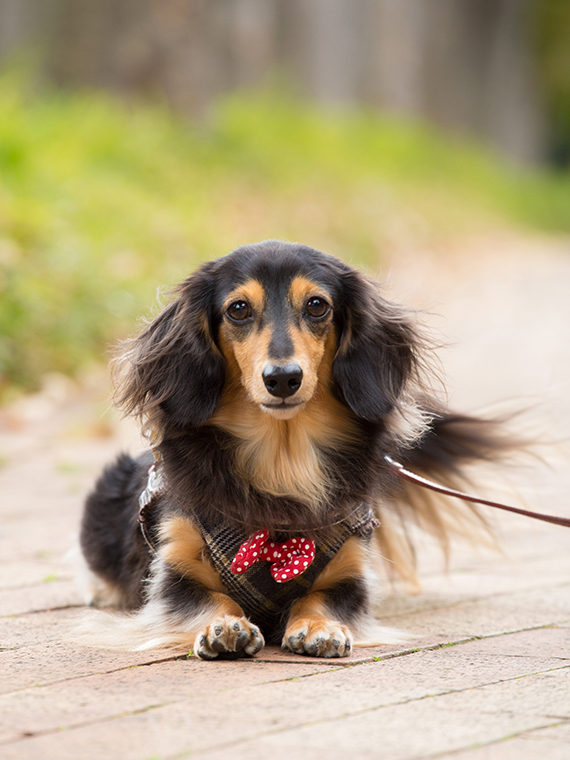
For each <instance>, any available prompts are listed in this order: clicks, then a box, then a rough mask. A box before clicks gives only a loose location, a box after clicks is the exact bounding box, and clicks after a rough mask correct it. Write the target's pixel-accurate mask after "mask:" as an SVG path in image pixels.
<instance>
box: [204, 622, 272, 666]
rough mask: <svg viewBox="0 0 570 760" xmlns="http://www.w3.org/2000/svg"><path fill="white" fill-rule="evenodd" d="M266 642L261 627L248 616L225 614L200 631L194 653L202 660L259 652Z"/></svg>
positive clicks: (250, 654)
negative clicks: (254, 623)
mask: <svg viewBox="0 0 570 760" xmlns="http://www.w3.org/2000/svg"><path fill="white" fill-rule="evenodd" d="M264 644H265V641H264V640H263V636H262V635H261V632H260V630H259V628H258V627H257V626H256V625H253V623H250V622H249V620H248V619H247V618H244V617H241V618H238V617H234V616H233V615H224V616H223V617H220V618H216V619H215V620H213V621H212V622H211V623H210V624H209V625H208V626H206V627H205V628H204V630H202V631H200V633H199V634H198V636H197V637H196V642H195V644H194V653H195V654H196V655H198V657H200V658H201V659H202V660H214V659H215V658H216V657H221V658H227V657H240V656H241V657H245V656H252V655H254V654H257V652H259V650H260V649H261V647H262V646H263V645H264Z"/></svg>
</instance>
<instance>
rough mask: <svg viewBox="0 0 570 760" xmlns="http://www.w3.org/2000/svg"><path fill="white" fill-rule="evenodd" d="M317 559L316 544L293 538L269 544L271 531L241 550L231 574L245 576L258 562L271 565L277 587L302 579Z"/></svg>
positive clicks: (251, 538)
mask: <svg viewBox="0 0 570 760" xmlns="http://www.w3.org/2000/svg"><path fill="white" fill-rule="evenodd" d="M314 559H315V542H314V541H313V539H312V538H301V537H300V536H297V537H296V538H290V539H289V540H288V541H285V542H284V543H282V544H280V543H278V542H277V541H270V540H269V531H268V530H260V531H259V532H258V533H254V534H253V536H250V537H249V538H248V539H247V541H244V543H243V544H242V545H241V546H240V548H239V550H238V553H237V554H236V556H235V557H234V559H233V562H232V566H231V568H230V569H231V571H232V573H234V574H235V575H240V574H241V573H245V571H246V570H248V569H249V568H250V567H251V566H252V565H255V563H256V562H260V561H261V560H265V561H266V562H271V565H272V567H271V575H272V576H273V578H274V579H275V580H276V581H277V583H286V582H287V581H290V580H291V578H295V576H297V575H301V573H304V572H305V570H306V569H307V568H308V567H309V565H310V564H311V562H312V561H313V560H314Z"/></svg>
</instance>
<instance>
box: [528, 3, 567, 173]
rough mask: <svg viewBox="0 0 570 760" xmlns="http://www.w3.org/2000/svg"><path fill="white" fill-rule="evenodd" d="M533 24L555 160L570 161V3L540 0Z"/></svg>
mask: <svg viewBox="0 0 570 760" xmlns="http://www.w3.org/2000/svg"><path fill="white" fill-rule="evenodd" d="M531 27H532V29H533V31H534V37H535V42H536V47H537V51H538V61H539V73H540V77H541V82H540V85H541V91H542V93H543V96H544V98H545V104H546V108H547V111H548V121H549V123H550V127H551V131H552V135H551V142H552V153H553V155H552V159H553V161H554V162H555V163H556V164H559V165H565V166H568V165H569V164H570V2H568V0H537V2H535V3H534V5H533V16H532V24H531Z"/></svg>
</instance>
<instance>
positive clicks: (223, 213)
mask: <svg viewBox="0 0 570 760" xmlns="http://www.w3.org/2000/svg"><path fill="white" fill-rule="evenodd" d="M513 223H516V224H526V225H532V226H536V227H540V228H543V229H551V230H564V231H568V230H570V181H569V179H568V177H566V176H562V175H558V176H551V175H549V174H548V173H546V172H544V173H542V174H538V173H529V172H523V171H522V170H516V169H514V168H512V167H507V166H505V165H504V164H502V163H501V162H500V160H499V159H498V158H497V157H496V156H494V155H493V154H491V153H489V152H486V151H485V150H483V149H482V148H480V147H478V146H476V145H473V144H465V143H460V142H452V141H451V140H450V139H449V138H444V137H442V136H441V135H439V134H437V133H436V132H435V131H432V130H430V129H428V128H426V127H422V126H418V125H412V124H407V123H404V122H402V121H396V120H393V119H392V120H391V119H387V118H381V117H380V116H378V115H373V114H372V113H367V112H364V111H359V112H346V113H336V114H334V115H333V114H331V113H329V114H325V113H323V112H319V111H318V110H316V109H311V108H309V107H306V106H301V105H299V104H298V103H295V102H293V101H292V100H290V99H288V98H287V97H285V96H283V95H280V96H277V95H275V94H273V95H271V94H267V93H265V94H259V93H258V94H255V95H252V94H249V95H247V94H242V95H236V96H232V97H229V98H226V99H224V100H223V101H222V102H221V103H220V104H219V107H218V108H217V110H216V112H215V114H213V116H212V118H211V121H210V123H208V124H207V125H204V124H202V125H196V124H189V123H188V122H187V121H184V120H183V119H181V118H180V117H176V116H174V115H173V114H172V113H171V112H170V111H168V109H166V108H164V107H161V106H151V105H148V104H140V103H127V104H125V103H121V102H118V101H116V100H113V99H112V98H111V97H109V96H107V95H103V94H100V93H93V92H81V93H75V94H69V93H67V94H66V93H62V92H51V93H45V92H44V93H43V94H38V93H34V92H33V91H32V90H31V89H30V87H29V86H28V85H27V84H26V80H25V79H24V78H22V77H21V76H16V75H14V74H10V75H5V76H4V77H3V78H1V79H0V391H1V390H2V389H4V391H5V390H6V389H7V388H13V387H21V388H25V389H31V388H33V387H34V386H35V385H36V384H37V382H38V380H39V378H41V376H42V375H43V374H44V373H46V372H49V371H60V372H64V373H68V374H75V373H77V372H79V371H81V370H82V369H83V368H85V367H86V366H88V365H89V363H91V362H93V361H97V360H99V359H100V357H101V356H102V355H103V354H104V352H105V348H106V346H107V345H108V344H109V343H110V342H113V341H114V340H116V339H117V338H118V337H119V336H122V335H124V334H125V333H127V332H132V330H133V323H134V320H135V318H136V317H137V316H138V315H140V314H142V313H146V312H148V309H149V306H150V305H151V304H152V303H153V302H154V301H155V299H156V289H157V287H158V286H165V287H170V286H172V285H173V284H174V283H176V282H177V281H178V280H180V279H182V278H183V277H185V276H187V275H188V273H189V272H190V271H191V270H192V269H193V268H194V267H195V266H196V265H197V264H198V263H199V262H200V261H203V260H206V259H208V258H211V257H214V256H219V255H222V254H223V253H226V252H228V251H230V250H232V249H233V248H235V247H237V246H238V245H241V244H243V243H246V242H253V241H257V240H261V239H265V238H269V237H272V238H281V239H288V240H302V241H303V242H305V243H307V244H310V245H313V246H315V247H318V248H322V249H325V250H327V251H329V252H330V253H333V254H336V255H339V256H341V257H344V258H346V259H348V260H351V261H353V262H354V263H356V264H358V265H365V266H368V267H369V268H374V267H376V266H378V263H379V261H380V259H381V256H382V254H383V252H384V251H385V250H386V249H387V248H394V247H396V248H397V246H398V245H400V244H401V243H402V239H404V242H405V241H406V240H407V241H408V243H409V238H410V237H411V238H412V239H413V242H414V244H418V241H419V243H420V245H421V244H425V243H426V242H428V241H429V240H430V239H431V237H432V236H441V235H443V236H450V235H455V234H459V233H465V232H466V231H474V230H476V229H479V228H481V226H484V227H485V226H486V227H487V228H488V227H489V226H490V225H497V224H499V225H504V224H513Z"/></svg>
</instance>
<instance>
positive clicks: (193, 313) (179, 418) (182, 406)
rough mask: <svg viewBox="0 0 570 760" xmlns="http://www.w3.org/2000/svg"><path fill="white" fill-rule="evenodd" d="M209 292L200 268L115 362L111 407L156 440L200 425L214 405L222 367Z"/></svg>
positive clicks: (207, 278)
mask: <svg viewBox="0 0 570 760" xmlns="http://www.w3.org/2000/svg"><path fill="white" fill-rule="evenodd" d="M213 291H214V287H213V278H212V275H211V274H210V273H209V267H208V265H206V266H205V267H203V268H202V269H201V270H199V271H198V272H197V273H196V274H194V275H193V276H192V277H190V278H189V279H188V280H186V281H185V282H183V283H182V284H181V285H180V286H179V287H178V288H177V290H176V291H175V292H176V295H177V298H176V299H175V300H174V301H173V302H172V303H171V304H169V305H168V306H167V307H166V308H165V309H164V311H162V313H161V314H159V315H158V317H156V319H155V320H154V321H153V322H151V324H149V325H148V327H147V328H146V329H145V330H144V331H143V332H142V333H141V334H140V335H139V336H138V337H137V338H135V339H134V340H133V341H132V342H131V344H130V347H129V350H128V351H127V352H126V353H125V354H124V355H123V356H121V357H120V358H119V359H118V360H117V366H118V369H119V373H118V382H117V391H116V394H115V400H116V403H117V405H118V406H119V407H120V408H122V409H123V410H124V411H125V412H126V413H127V414H134V415H136V416H137V417H139V418H141V419H144V420H145V429H147V430H148V431H150V432H151V433H152V434H154V435H155V436H158V438H161V437H162V436H163V434H164V432H165V430H164V429H165V427H169V428H170V429H181V428H184V427H185V426H188V425H201V424H203V423H204V422H206V420H207V419H208V418H209V417H210V416H211V415H212V414H213V413H214V411H215V410H216V408H217V406H218V404H219V402H220V397H221V394H222V388H223V384H224V378H225V362H224V359H223V356H222V354H221V353H220V351H219V349H218V348H217V346H216V344H215V342H214V339H213V336H212V301H213V295H214V293H213Z"/></svg>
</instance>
